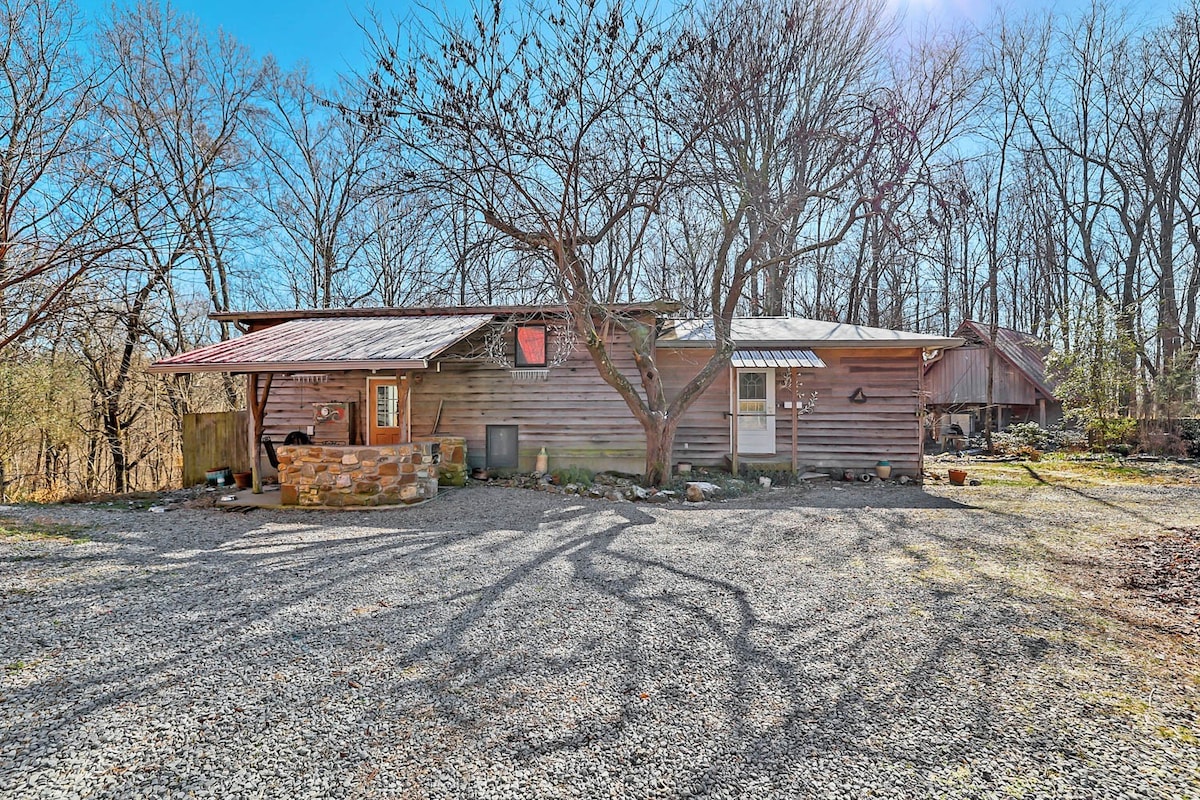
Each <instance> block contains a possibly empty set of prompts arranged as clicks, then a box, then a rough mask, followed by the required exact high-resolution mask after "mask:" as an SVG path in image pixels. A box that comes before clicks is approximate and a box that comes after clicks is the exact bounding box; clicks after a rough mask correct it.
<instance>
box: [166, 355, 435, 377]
mask: <svg viewBox="0 0 1200 800" xmlns="http://www.w3.org/2000/svg"><path fill="white" fill-rule="evenodd" d="M428 367H429V361H428V360H427V359H423V358H417V359H414V358H410V359H402V360H387V361H263V362H251V361H242V362H230V363H223V364H207V363H177V364H172V363H163V362H158V363H156V364H151V365H150V366H149V367H147V368H146V371H147V372H152V373H155V374H160V375H162V374H180V373H194V372H228V373H231V374H240V373H250V372H258V373H262V372H274V373H280V372H348V371H351V370H369V371H374V372H377V371H379V370H381V369H427V368H428Z"/></svg>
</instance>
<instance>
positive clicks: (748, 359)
mask: <svg viewBox="0 0 1200 800" xmlns="http://www.w3.org/2000/svg"><path fill="white" fill-rule="evenodd" d="M729 365H730V366H731V367H733V368H734V369H767V368H782V369H791V368H796V369H813V368H817V367H824V366H825V362H824V361H822V360H821V358H820V356H818V355H817V354H816V353H814V352H813V351H812V350H735V351H734V353H733V356H732V357H731V358H730V359H729Z"/></svg>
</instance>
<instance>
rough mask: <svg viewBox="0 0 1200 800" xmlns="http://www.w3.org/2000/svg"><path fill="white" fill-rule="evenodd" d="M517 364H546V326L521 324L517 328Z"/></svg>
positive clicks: (526, 365) (542, 365)
mask: <svg viewBox="0 0 1200 800" xmlns="http://www.w3.org/2000/svg"><path fill="white" fill-rule="evenodd" d="M516 338H517V347H516V362H515V363H516V366H518V367H544V366H546V326H545V325H521V326H519V327H518V328H517V337H516Z"/></svg>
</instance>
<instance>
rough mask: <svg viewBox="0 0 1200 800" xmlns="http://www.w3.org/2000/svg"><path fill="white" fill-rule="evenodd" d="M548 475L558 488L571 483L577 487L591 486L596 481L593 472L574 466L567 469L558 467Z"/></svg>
mask: <svg viewBox="0 0 1200 800" xmlns="http://www.w3.org/2000/svg"><path fill="white" fill-rule="evenodd" d="M550 475H551V477H552V478H554V482H555V483H556V484H558V485H559V486H566V485H568V484H571V483H573V484H575V485H577V486H591V485H592V484H593V483H594V482H595V481H596V473H595V472H593V471H592V470H590V469H588V468H587V467H579V466H575V465H574V464H572V465H571V466H569V467H559V468H558V469H554V470H550Z"/></svg>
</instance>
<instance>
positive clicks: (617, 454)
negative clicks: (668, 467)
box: [411, 333, 646, 473]
mask: <svg viewBox="0 0 1200 800" xmlns="http://www.w3.org/2000/svg"><path fill="white" fill-rule="evenodd" d="M554 336H555V334H553V333H552V334H551V336H550V337H549V341H548V342H547V346H548V348H549V351H550V352H554ZM465 349H466V348H459V350H460V351H463V350H465ZM610 353H611V354H612V355H613V358H614V360H615V361H616V363H617V365H618V366H619V367H620V368H621V369H622V370H623V371H624V372H625V374H626V375H632V376H633V378H634V379H635V380H636V375H637V373H636V371H635V368H634V363H633V356H632V353H631V351H630V348H629V347H628V345H622V344H610ZM414 374H415V375H416V376H417V377H416V380H415V381H414V384H413V390H412V401H411V402H412V430H413V436H416V437H420V436H425V435H428V434H429V433H431V432H432V430H433V425H434V420H435V418H436V417H437V414H438V411H439V408H440V410H441V417H440V420H439V421H438V432H439V433H446V434H454V435H456V436H463V437H466V440H467V455H468V459H469V460H470V463H471V464H472V465H473V466H477V465H481V464H483V462H484V457H485V446H486V431H487V426H488V425H518V426H519V428H520V429H519V432H518V437H519V445H518V446H519V449H520V467H521V469H526V470H527V469H532V468H533V464H534V460H535V459H536V458H537V454H538V451H539V450H540V449H541V448H542V447H545V448H546V452H547V454H548V455H549V457H550V468H551V469H557V468H559V467H565V466H570V465H581V466H587V467H588V468H590V469H593V470H596V469H620V470H624V471H629V472H638V473H640V472H642V471H643V469H644V468H645V458H646V438H645V435H644V434H643V432H642V426H641V425H640V424H639V423H638V421H637V420H636V419H634V417H633V413H632V412H631V411H630V410H629V406H627V405H626V404H625V401H624V400H622V399H621V396H620V395H619V394H617V391H616V390H615V389H613V388H612V387H611V386H609V385H608V384H607V383H605V382H604V381H603V380H601V378H600V374H599V373H598V372H597V370H596V366H595V364H594V363H593V362H592V359H591V356H589V355H588V353H587V350H586V349H585V348H584V347H583V345H582V344H576V346H575V350H574V352H573V353H572V354H571V356H570V357H569V358H568V360H567V361H566V363H564V364H562V365H561V366H557V367H552V368H550V370H549V377H548V379H547V380H545V381H540V380H534V381H527V380H514V378H513V377H512V374H511V373H510V371H509V370H508V369H506V368H504V367H501V366H498V365H496V364H493V363H490V362H487V361H482V360H469V361H463V360H455V359H454V358H449V359H446V360H443V361H441V362H440V370H439V369H433V368H431V369H428V370H425V371H424V372H421V373H414Z"/></svg>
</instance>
